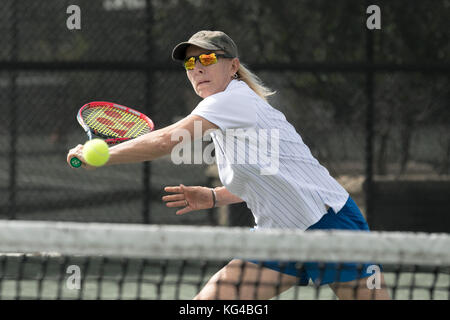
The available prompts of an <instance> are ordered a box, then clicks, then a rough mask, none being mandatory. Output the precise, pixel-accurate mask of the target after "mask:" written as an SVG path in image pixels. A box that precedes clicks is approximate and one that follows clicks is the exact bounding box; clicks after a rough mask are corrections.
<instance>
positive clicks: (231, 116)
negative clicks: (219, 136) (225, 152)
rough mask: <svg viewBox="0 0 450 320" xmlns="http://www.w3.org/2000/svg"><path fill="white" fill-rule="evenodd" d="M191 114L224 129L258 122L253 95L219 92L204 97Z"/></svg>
mask: <svg viewBox="0 0 450 320" xmlns="http://www.w3.org/2000/svg"><path fill="white" fill-rule="evenodd" d="M191 114H193V115H198V116H200V117H203V118H205V119H206V120H208V121H210V122H212V123H214V124H215V125H216V126H218V127H219V128H220V129H221V130H223V131H224V130H226V129H237V128H249V127H254V126H255V124H256V103H255V101H254V98H253V97H247V96H244V95H239V94H237V95H230V94H221V93H218V94H215V95H212V96H209V97H207V98H205V99H203V100H202V101H201V102H200V103H199V104H198V105H197V107H196V108H195V109H194V110H193V111H192V112H191Z"/></svg>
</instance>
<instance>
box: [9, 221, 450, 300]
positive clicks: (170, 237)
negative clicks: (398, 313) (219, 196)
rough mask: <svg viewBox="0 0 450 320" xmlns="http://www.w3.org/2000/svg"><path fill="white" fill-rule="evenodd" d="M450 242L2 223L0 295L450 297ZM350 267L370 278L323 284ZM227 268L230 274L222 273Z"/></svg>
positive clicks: (388, 235)
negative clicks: (290, 271)
mask: <svg viewBox="0 0 450 320" xmlns="http://www.w3.org/2000/svg"><path fill="white" fill-rule="evenodd" d="M449 245H450V237H449V236H448V234H412V233H393V232H370V233H368V232H349V231H326V232H325V231H310V232H298V231H286V230H264V231H262V230H261V231H257V232H251V231H249V229H245V228H244V229H242V228H223V227H188V226H184V227H182V226H149V225H129V224H128V225H121V224H93V223H89V224H88V223H67V222H37V221H33V222H28V221H0V250H1V252H2V253H1V254H0V298H1V299H89V300H90V299H167V300H172V299H175V300H176V299H192V298H194V297H195V296H196V295H197V294H198V293H199V292H202V294H204V293H205V292H207V290H206V289H205V288H206V287H205V284H207V283H208V281H209V280H210V279H211V277H212V279H215V280H216V281H212V282H211V281H210V283H209V284H208V287H207V288H209V291H208V293H209V294H210V296H209V297H211V298H213V299H296V300H297V299H308V300H310V299H314V300H315V299H339V298H340V299H344V298H348V299H353V298H358V299H375V298H382V297H383V295H382V294H381V292H387V294H388V297H389V298H391V299H438V300H448V299H450V251H449V250H448V247H449ZM237 258H239V259H237ZM232 259H234V260H232ZM230 260H232V262H231V263H230ZM244 260H245V261H253V262H255V263H249V262H243V261H244ZM256 261H258V262H256ZM263 261H264V262H263ZM266 261H277V263H278V265H279V267H280V268H281V269H283V268H286V269H284V270H287V268H288V266H290V265H292V266H294V269H295V272H298V274H297V275H299V276H301V275H302V272H304V271H305V270H308V272H309V274H312V272H313V271H312V269H311V267H310V265H309V264H311V263H313V262H314V263H317V264H316V265H315V266H316V267H317V270H315V271H317V274H318V277H317V278H316V279H315V281H312V280H309V283H308V284H307V285H298V284H299V283H298V279H297V278H293V277H291V276H288V275H286V274H285V273H278V272H277V273H273V271H270V270H269V269H267V268H263V267H262V266H263V265H264V266H267V265H266V264H265V263H266ZM368 261H370V264H368V263H367V262H368ZM350 262H352V263H353V265H352V266H354V269H352V270H353V272H356V273H363V272H366V273H368V274H369V276H368V277H366V278H363V279H361V280H360V281H359V282H354V281H352V282H335V283H334V284H331V285H323V283H321V280H323V279H325V275H326V273H327V272H328V271H329V269H330V266H332V269H333V272H334V273H333V275H334V276H335V277H339V276H340V275H343V274H345V273H346V272H347V271H348V270H346V268H347V267H348V266H349V263H350ZM224 266H227V268H229V269H228V273H227V274H222V276H218V275H217V272H218V271H219V270H221V269H222V268H223V267H224ZM367 266H368V267H369V268H370V269H367V268H368V267H367ZM379 267H380V268H381V269H378V268H379ZM268 270H269V271H268ZM274 275H275V276H274ZM378 276H381V277H382V278H381V283H380V278H378ZM293 284H294V285H293ZM378 285H379V286H381V288H382V289H378ZM202 289H204V290H202ZM202 297H204V296H202Z"/></svg>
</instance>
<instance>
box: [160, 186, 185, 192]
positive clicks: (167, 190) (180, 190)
mask: <svg viewBox="0 0 450 320" xmlns="http://www.w3.org/2000/svg"><path fill="white" fill-rule="evenodd" d="M164 191H166V192H171V193H181V192H183V190H182V189H181V188H180V187H165V188H164Z"/></svg>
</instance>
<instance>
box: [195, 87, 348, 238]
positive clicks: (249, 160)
mask: <svg viewBox="0 0 450 320" xmlns="http://www.w3.org/2000/svg"><path fill="white" fill-rule="evenodd" d="M191 114H193V115H198V116H201V117H203V118H205V119H207V120H208V121H210V122H212V123H214V124H216V125H217V126H218V127H219V128H220V129H218V130H215V131H213V132H212V133H211V138H212V140H213V142H214V146H215V156H216V162H217V166H218V171H219V177H220V180H221V182H222V183H223V185H224V186H225V187H226V188H227V189H228V190H229V191H230V192H231V193H233V194H235V195H237V196H238V197H240V198H241V199H243V200H244V201H245V202H246V203H247V207H248V208H249V209H250V210H251V211H252V213H253V216H254V218H255V222H256V226H255V227H256V228H284V229H286V228H297V229H302V230H305V229H307V228H308V227H310V226H311V225H313V224H314V223H316V222H317V221H319V220H320V218H321V217H322V216H323V215H324V214H325V213H326V212H327V208H326V205H327V206H329V207H331V208H333V210H334V211H335V212H338V211H339V210H340V209H341V208H342V207H343V206H344V204H345V202H346V201H347V199H348V196H349V194H348V192H347V191H346V190H345V189H344V188H343V187H342V186H341V185H340V184H339V183H338V182H337V181H336V180H335V179H334V178H333V177H331V176H330V174H329V172H328V170H327V169H326V168H325V167H323V166H322V165H321V164H320V163H319V162H318V161H317V160H316V159H315V158H314V157H313V155H312V154H311V152H310V150H309V148H308V146H306V145H305V144H304V143H303V140H302V138H301V137H300V135H299V134H298V133H297V132H296V130H295V128H294V127H293V126H292V125H291V124H290V123H289V122H288V121H287V120H286V117H285V116H284V114H283V113H282V112H280V111H278V110H276V109H274V108H273V107H272V106H270V105H269V104H268V103H267V102H266V101H264V99H262V98H260V97H259V96H258V95H257V94H256V93H255V92H254V91H253V90H251V89H250V88H249V87H248V85H247V84H246V83H245V82H243V81H239V80H232V81H231V82H230V84H229V85H228V87H227V88H226V89H225V91H223V92H219V93H216V94H214V95H211V96H209V97H207V98H205V99H203V100H202V101H201V102H200V103H199V104H198V105H197V107H196V108H195V109H194V110H193V111H192V113H191Z"/></svg>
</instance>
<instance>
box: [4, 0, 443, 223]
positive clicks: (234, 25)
mask: <svg viewBox="0 0 450 320" xmlns="http://www.w3.org/2000/svg"><path fill="white" fill-rule="evenodd" d="M376 4H377V5H378V6H379V7H380V8H381V19H382V20H381V22H382V23H381V29H380V30H368V29H367V27H366V19H367V17H368V14H367V13H366V8H367V6H368V3H367V2H365V1H360V2H359V3H357V2H355V1H339V2H333V3H332V2H330V1H282V2H280V1H269V0H265V1H245V2H244V1H238V0H233V1H206V0H189V1H188V0H177V1H160V0H153V1H144V0H121V1H117V0H98V1H87V0H84V1H82V0H76V1H75V0H74V1H60V0H49V1H45V2H43V1H33V2H32V1H26V0H3V1H2V10H1V11H0V18H1V19H0V33H1V34H2V37H0V48H1V49H0V107H1V118H2V123H3V125H2V126H1V127H0V133H1V137H0V152H1V155H0V168H1V169H0V175H1V176H0V210H1V211H0V217H1V218H5V219H6V218H9V219H39V220H42V219H44V220H47V219H50V220H71V221H101V222H104V221H106V222H134V223H157V224H166V223H174V224H216V223H226V224H231V225H246V224H248V225H251V224H252V223H253V222H252V219H251V216H250V214H249V212H248V210H247V209H246V208H245V204H243V205H234V206H230V208H228V209H229V210H228V211H227V212H226V213H223V212H222V213H220V212H219V211H218V210H215V211H214V212H206V211H205V212H195V213H191V214H186V215H183V216H176V215H175V214H174V210H171V209H168V208H166V207H165V205H164V204H163V203H162V201H161V196H162V195H163V193H164V192H163V191H162V190H163V187H164V186H167V185H178V184H180V183H183V184H185V185H204V186H207V185H213V184H216V183H217V181H216V180H217V179H215V178H214V174H211V173H207V171H208V166H207V165H206V164H204V165H178V166H177V165H174V164H173V163H172V162H171V161H170V159H169V158H168V157H167V158H163V159H159V160H155V161H152V162H151V163H147V164H139V165H124V166H121V167H120V169H118V168H117V167H107V168H102V169H101V170H95V171H90V172H88V171H84V170H80V171H76V170H72V169H70V168H69V167H68V166H67V164H66V163H65V157H66V153H67V151H68V149H69V148H71V147H73V146H74V145H76V144H78V143H82V142H83V141H84V140H85V136H84V133H83V132H82V130H81V128H80V127H79V126H78V124H77V122H76V120H75V115H76V112H77V110H78V109H79V107H80V106H82V105H83V104H84V103H86V102H89V101H94V100H105V101H114V102H116V103H120V104H123V105H127V106H130V107H134V108H136V109H138V110H140V111H142V112H144V113H146V114H148V115H149V116H150V117H151V118H152V119H153V120H154V122H155V124H156V128H162V127H164V126H167V125H169V124H171V123H173V122H174V121H176V120H178V119H179V118H181V117H184V116H186V115H187V114H189V113H190V111H191V110H192V109H193V108H194V107H195V105H196V104H197V103H198V102H199V101H200V99H199V98H198V97H197V96H195V94H194V93H193V90H192V88H191V87H190V84H189V82H188V81H187V79H186V76H185V74H184V71H183V69H182V68H181V66H179V65H177V64H176V63H174V62H173V61H171V59H170V53H171V50H172V48H173V46H174V45H175V44H177V43H178V42H180V41H184V40H186V39H187V38H189V37H190V36H191V35H192V34H193V33H195V32H196V31H198V30H201V29H210V30H217V29H218V30H223V31H225V32H226V33H228V34H229V35H230V36H231V37H232V38H233V39H234V40H235V42H236V43H237V45H238V47H239V52H240V59H241V62H243V63H244V64H246V65H248V66H249V67H250V69H252V70H253V71H255V72H256V73H257V74H258V75H259V76H260V77H261V78H262V80H263V81H264V82H265V83H266V84H267V85H268V86H270V87H271V88H272V89H274V90H276V91H277V94H276V95H275V96H274V97H273V98H271V100H270V102H271V104H272V105H273V106H274V107H275V108H277V109H279V110H281V111H283V112H284V113H285V115H286V117H287V119H288V120H289V121H290V122H291V123H292V124H293V125H294V126H295V127H296V129H297V131H298V132H299V133H300V134H301V136H302V137H303V139H304V141H305V142H306V143H307V145H308V146H309V147H310V148H311V150H312V152H313V154H314V155H315V156H316V157H317V158H318V160H319V161H320V162H321V163H322V164H324V165H325V166H326V167H327V168H328V169H329V171H330V173H331V174H332V175H333V176H334V177H336V178H337V179H338V181H339V182H341V183H342V184H343V185H344V186H345V187H346V189H347V190H348V191H349V192H350V193H351V195H352V196H353V198H354V199H355V200H356V202H357V203H358V205H359V206H360V207H361V208H362V209H363V212H364V213H365V214H367V216H368V218H369V222H371V223H372V224H373V225H375V226H376V227H377V228H385V229H389V228H391V224H390V222H391V221H390V219H391V217H392V215H395V214H396V213H398V212H400V211H401V212H408V211H409V212H411V210H413V209H414V210H415V209H417V210H418V208H419V207H420V206H421V205H420V204H417V203H415V202H414V201H413V200H415V201H419V202H420V201H422V202H421V203H422V207H423V208H422V209H421V210H422V211H420V212H419V213H418V215H422V216H423V212H426V211H427V210H428V212H429V213H430V215H429V216H428V217H423V218H424V219H428V221H436V219H438V218H439V216H438V215H432V212H434V213H436V212H437V213H436V214H442V212H443V211H442V210H444V209H443V208H445V207H446V206H447V205H448V199H447V197H445V196H442V195H445V193H447V195H448V191H449V184H448V174H449V170H450V168H449V165H450V133H449V130H448V128H449V124H450V117H449V108H448V101H449V79H448V76H449V72H450V68H449V60H448V53H449V31H448V30H450V28H449V27H450V26H449V23H448V11H449V8H450V2H449V1H445V0H442V1H433V2H427V1H421V2H414V4H413V3H412V2H410V1H396V2H395V3H392V2H390V1H377V3H376ZM70 5H77V6H78V7H79V8H80V13H81V16H80V17H81V19H80V22H81V23H80V26H81V29H80V30H69V29H68V27H67V24H66V22H67V19H68V18H69V17H70V16H71V13H67V8H68V7H69V6H70ZM445 12H447V14H445ZM209 172H211V170H210V171H209ZM212 172H213V173H214V170H212ZM418 181H426V182H427V187H425V189H426V190H428V192H424V191H423V190H424V189H423V187H420V186H419V187H417V188H418V189H414V190H410V189H408V187H404V184H402V183H406V186H414V185H416V184H417V183H418ZM434 181H438V182H439V185H436V184H433V183H434ZM391 182H392V183H393V184H392V183H391ZM386 183H388V185H385V184H386ZM430 183H431V184H432V185H433V187H430ZM398 184H401V186H403V187H398V186H399V185H398ZM392 186H393V187H392ZM436 186H437V187H436ZM392 188H393V189H392ZM430 188H431V189H430ZM436 188H437V189H436ZM386 190H389V191H386ZM401 190H403V191H401ZM430 190H433V191H430ZM400 192H402V195H403V196H400ZM425 194H429V198H427V197H428V196H424V195H425ZM411 195H416V196H412V197H411ZM417 195H421V196H422V197H421V196H419V197H417ZM436 195H437V196H436ZM424 197H425V198H427V199H424ZM391 198H392V199H393V200H391ZM421 198H422V199H421ZM439 199H440V200H439ZM394 200H398V201H399V202H402V203H403V204H402V205H400V204H398V203H397V205H394V204H393V203H395V201H394ZM430 201H431V202H432V203H434V207H429V208H426V205H424V203H430ZM224 214H225V215H226V216H227V217H226V218H225V219H222V218H223V215H224ZM398 217H400V215H398ZM380 219H381V220H380ZM405 219H406V220H408V219H407V218H405ZM447 220H448V219H447ZM392 221H394V220H392ZM410 221H412V220H411V219H410ZM421 221H422V220H421ZM392 223H393V222H392ZM396 223H397V222H396ZM421 223H422V224H421ZM412 224H414V223H413V222H411V225H412ZM416 224H418V226H416V227H414V229H427V228H426V227H424V222H418V223H416ZM425 224H426V223H425ZM439 225H440V226H441V227H442V228H443V229H442V228H441V229H442V230H444V231H445V230H446V231H448V230H450V223H448V222H447V223H445V224H442V223H440V224H439ZM393 228H394V229H395V227H393ZM398 228H405V229H408V223H406V225H405V226H403V225H402V226H400V224H398ZM428 229H429V228H428ZM431 229H433V228H431ZM442 230H440V231H442Z"/></svg>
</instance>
